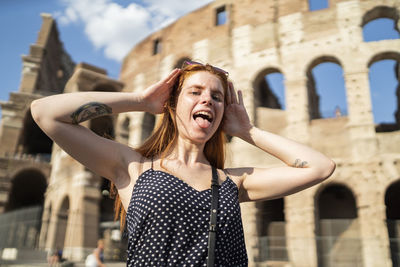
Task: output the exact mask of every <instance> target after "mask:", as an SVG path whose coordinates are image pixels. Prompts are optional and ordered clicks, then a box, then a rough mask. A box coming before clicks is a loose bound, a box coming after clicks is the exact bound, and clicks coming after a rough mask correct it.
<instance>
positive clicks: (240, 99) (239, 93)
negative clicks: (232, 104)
mask: <svg viewBox="0 0 400 267" xmlns="http://www.w3.org/2000/svg"><path fill="white" fill-rule="evenodd" d="M238 96H239V105H241V106H244V101H243V93H242V90H238Z"/></svg>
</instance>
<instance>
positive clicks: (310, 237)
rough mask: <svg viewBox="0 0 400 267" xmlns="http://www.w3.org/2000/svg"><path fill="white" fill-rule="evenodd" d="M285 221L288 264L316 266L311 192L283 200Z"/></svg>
mask: <svg viewBox="0 0 400 267" xmlns="http://www.w3.org/2000/svg"><path fill="white" fill-rule="evenodd" d="M285 220H286V240H287V250H288V256H289V259H290V262H292V263H294V264H295V266H296V267H303V266H304V267H314V266H315V267H316V266H318V258H317V245H316V240H315V212H314V195H313V190H310V189H309V190H305V191H302V192H300V193H297V194H294V195H291V196H288V197H286V198H285Z"/></svg>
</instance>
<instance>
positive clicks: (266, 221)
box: [255, 198, 288, 262]
mask: <svg viewBox="0 0 400 267" xmlns="http://www.w3.org/2000/svg"><path fill="white" fill-rule="evenodd" d="M256 207H257V215H256V216H257V236H259V246H258V247H259V253H258V256H257V257H256V259H255V260H256V261H257V262H266V261H287V260H288V255H287V250H286V232H285V214H284V200H283V198H279V199H274V200H268V201H262V202H257V203H256Z"/></svg>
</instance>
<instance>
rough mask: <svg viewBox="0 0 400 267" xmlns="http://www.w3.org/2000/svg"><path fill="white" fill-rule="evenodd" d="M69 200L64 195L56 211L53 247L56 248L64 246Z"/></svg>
mask: <svg viewBox="0 0 400 267" xmlns="http://www.w3.org/2000/svg"><path fill="white" fill-rule="evenodd" d="M69 209H70V201H69V198H68V197H67V196H66V197H64V199H63V201H62V203H61V206H60V209H59V210H58V212H57V223H56V231H55V240H54V248H56V249H57V250H59V249H62V248H63V247H64V242H65V235H66V233H67V226H68V217H69Z"/></svg>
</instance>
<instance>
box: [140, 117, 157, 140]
mask: <svg viewBox="0 0 400 267" xmlns="http://www.w3.org/2000/svg"><path fill="white" fill-rule="evenodd" d="M155 123H156V116H154V115H153V114H151V113H148V112H145V113H144V114H143V120H142V127H141V128H142V129H141V130H142V133H141V136H140V140H141V142H142V143H143V141H144V140H146V139H147V138H148V137H149V136H150V135H151V133H152V132H153V129H154V126H155Z"/></svg>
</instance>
